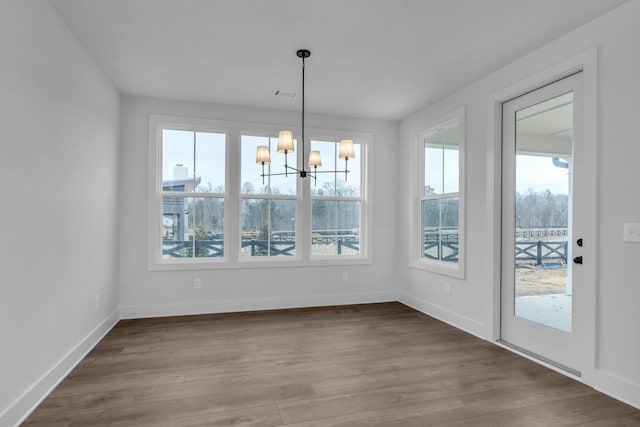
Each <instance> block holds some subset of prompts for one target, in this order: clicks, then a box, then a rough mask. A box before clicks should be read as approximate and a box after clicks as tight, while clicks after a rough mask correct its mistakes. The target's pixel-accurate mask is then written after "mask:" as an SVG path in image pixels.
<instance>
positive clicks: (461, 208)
mask: <svg viewBox="0 0 640 427" xmlns="http://www.w3.org/2000/svg"><path fill="white" fill-rule="evenodd" d="M454 123H457V124H458V127H459V129H460V143H459V169H458V171H459V172H458V173H459V187H458V192H457V195H458V203H459V205H458V212H459V214H458V262H457V263H454V262H446V261H437V260H429V259H425V258H422V257H420V247H421V245H422V241H421V238H420V232H419V230H420V229H421V209H420V206H421V200H422V197H423V193H424V190H423V188H422V186H423V185H424V184H423V183H424V142H423V140H422V138H424V137H425V136H427V135H430V134H433V133H436V132H439V131H440V130H441V128H447V127H450V126H452V125H453V124H454ZM409 134H410V136H411V138H412V139H413V141H414V142H413V143H414V144H415V150H417V152H416V156H415V160H414V164H413V171H414V173H413V177H414V178H413V179H412V183H411V185H412V188H411V198H412V201H411V205H412V208H411V225H412V227H411V236H412V237H411V239H409V244H410V248H409V267H411V268H416V269H418V270H424V271H429V272H432V273H436V274H441V275H445V276H450V277H455V278H458V279H464V278H465V271H466V268H465V264H466V263H465V254H466V251H465V247H466V244H465V241H466V238H465V217H466V215H465V211H466V191H465V190H466V178H465V176H466V170H465V164H466V163H465V152H466V142H467V141H466V106H462V107H459V108H456V109H455V110H452V111H450V112H448V113H446V114H443V115H440V116H438V117H436V118H433V119H430V120H428V121H426V122H424V123H422V124H421V125H419V126H416V127H414V128H413V129H412V130H411V131H410V133H409ZM451 194H455V193H448V194H441V195H438V196H436V197H434V198H445V197H447V196H450V195H451Z"/></svg>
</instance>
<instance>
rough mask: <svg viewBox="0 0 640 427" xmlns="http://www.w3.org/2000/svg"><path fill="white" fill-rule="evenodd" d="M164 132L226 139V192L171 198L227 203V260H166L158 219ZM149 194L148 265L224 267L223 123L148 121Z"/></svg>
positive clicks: (225, 198) (215, 258) (179, 195)
mask: <svg viewBox="0 0 640 427" xmlns="http://www.w3.org/2000/svg"><path fill="white" fill-rule="evenodd" d="M165 129H171V130H181V131H189V132H210V133H219V134H223V135H225V186H224V188H225V192H224V193H221V194H219V193H215V194H211V195H209V194H206V193H204V194H203V193H196V192H189V193H186V192H185V193H172V194H171V196H174V195H175V196H176V197H192V198H200V197H215V198H222V199H223V200H224V223H225V227H224V237H223V239H224V256H222V257H214V258H208V257H202V258H198V257H196V258H191V257H189V258H163V257H162V246H163V241H162V232H161V230H162V215H158V213H160V212H161V211H162V210H163V195H165V193H164V192H163V191H162V131H163V130H165ZM149 140H150V144H149V168H148V170H149V184H148V188H149V194H148V201H149V203H148V211H149V214H148V229H147V230H148V250H147V256H148V264H149V266H150V267H151V266H152V265H153V266H161V265H162V266H165V267H168V269H172V268H171V267H174V268H176V269H182V268H184V266H185V265H199V264H222V263H225V262H226V261H227V260H228V257H229V254H228V249H227V248H228V241H229V232H228V230H227V215H228V214H229V206H228V203H229V200H228V196H229V186H228V182H229V155H228V152H229V132H228V131H227V129H226V128H225V127H224V126H222V123H219V122H212V121H201V120H187V119H183V118H180V119H179V120H173V119H172V118H169V117H166V118H161V117H160V116H152V117H151V118H150V120H149ZM151 141H153V143H151Z"/></svg>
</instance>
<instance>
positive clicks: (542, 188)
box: [514, 93, 573, 332]
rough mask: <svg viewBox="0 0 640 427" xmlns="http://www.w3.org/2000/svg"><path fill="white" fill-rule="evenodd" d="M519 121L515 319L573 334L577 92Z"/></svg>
mask: <svg viewBox="0 0 640 427" xmlns="http://www.w3.org/2000/svg"><path fill="white" fill-rule="evenodd" d="M515 120H516V194H515V201H516V202H515V207H514V208H515V254H514V261H515V278H514V279H515V280H514V286H515V289H514V290H515V292H514V295H515V315H516V316H517V317H520V318H524V319H527V320H530V321H533V322H537V323H540V324H542V325H546V326H549V327H552V328H556V329H560V330H562V331H565V332H571V311H572V298H571V295H572V283H571V263H568V262H567V260H570V259H571V255H570V253H569V251H570V248H571V245H570V244H569V242H570V241H571V240H570V239H571V197H572V189H571V173H572V164H573V155H572V145H573V93H567V94H565V95H562V96H559V97H556V98H552V99H549V100H547V101H545V102H542V103H539V104H536V105H533V106H531V107H528V108H526V109H523V110H520V111H518V112H517V113H516V117H515Z"/></svg>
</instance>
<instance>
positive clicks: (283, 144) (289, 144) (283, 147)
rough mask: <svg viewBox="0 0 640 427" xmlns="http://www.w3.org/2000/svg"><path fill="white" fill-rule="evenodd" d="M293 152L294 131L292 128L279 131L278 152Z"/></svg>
mask: <svg viewBox="0 0 640 427" xmlns="http://www.w3.org/2000/svg"><path fill="white" fill-rule="evenodd" d="M287 151H289V152H293V151H294V149H293V132H291V131H290V130H281V131H280V132H279V133H278V153H285V154H286V153H287Z"/></svg>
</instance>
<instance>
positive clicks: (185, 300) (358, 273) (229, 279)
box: [119, 96, 398, 317]
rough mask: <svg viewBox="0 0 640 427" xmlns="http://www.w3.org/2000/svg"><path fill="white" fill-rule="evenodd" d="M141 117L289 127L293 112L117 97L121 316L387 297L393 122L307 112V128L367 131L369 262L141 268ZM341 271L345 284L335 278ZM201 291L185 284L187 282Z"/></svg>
mask: <svg viewBox="0 0 640 427" xmlns="http://www.w3.org/2000/svg"><path fill="white" fill-rule="evenodd" d="M149 114H165V115H175V116H185V117H192V118H208V119H215V120H231V121H242V122H248V123H263V124H278V125H281V126H287V125H288V126H291V125H292V124H293V125H296V124H298V123H299V120H300V115H299V112H284V111H276V110H260V109H254V108H246V107H234V106H225V105H216V104H205V103H192V102H178V101H168V100H160V99H152V98H143V97H136V96H124V97H123V102H122V120H121V123H122V133H121V135H122V143H123V145H122V151H121V156H120V165H121V173H122V180H121V186H120V193H121V195H120V201H119V203H120V218H121V228H120V235H119V236H120V277H119V283H120V304H121V309H122V315H123V317H141V316H157V315H174V314H190V313H211V312H226V311H239V310H254V309H269V308H283V307H300V306H310V305H327V304H349V303H361V302H370V301H387V300H395V292H394V290H395V274H394V267H395V262H394V261H395V251H394V247H395V246H396V240H395V239H396V234H395V233H394V225H395V223H396V209H395V208H394V207H395V206H396V204H395V200H396V195H395V191H394V190H395V188H396V182H395V177H396V176H397V173H396V164H395V162H394V161H389V159H393V148H394V146H395V145H396V138H397V133H398V128H397V124H395V123H390V122H382V121H371V120H360V119H349V118H344V117H329V116H321V115H311V114H308V115H307V120H306V125H307V126H308V127H309V128H319V129H336V130H352V131H361V132H371V133H373V138H374V141H373V147H372V148H373V156H374V157H373V159H372V165H371V170H372V171H374V176H373V183H372V186H371V188H370V191H371V193H372V194H371V195H372V204H371V206H370V208H372V209H373V216H374V219H373V222H374V225H375V227H374V235H373V240H374V241H373V260H374V263H373V265H358V266H356V265H351V266H335V267H333V266H332V267H287V268H245V269H217V270H199V271H160V272H159V271H147V246H146V244H147V176H148V174H147V167H148V165H147V156H148V154H147V153H148V139H149V138H148V123H149ZM342 271H347V272H349V282H347V283H343V282H342V279H341V277H342V274H341V273H342ZM195 277H199V278H201V279H202V288H201V289H193V279H194V278H195Z"/></svg>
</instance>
